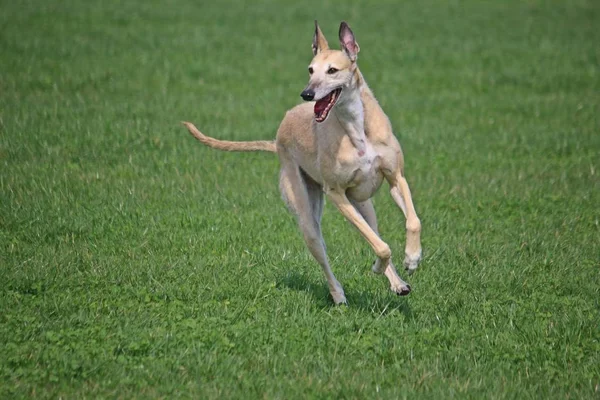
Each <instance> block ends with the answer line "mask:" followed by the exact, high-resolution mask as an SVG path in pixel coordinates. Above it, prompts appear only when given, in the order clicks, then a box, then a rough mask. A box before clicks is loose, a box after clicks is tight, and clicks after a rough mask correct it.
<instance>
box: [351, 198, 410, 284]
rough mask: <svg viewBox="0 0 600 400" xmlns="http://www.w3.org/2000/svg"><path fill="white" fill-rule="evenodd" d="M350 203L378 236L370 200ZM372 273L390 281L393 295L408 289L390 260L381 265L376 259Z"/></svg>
mask: <svg viewBox="0 0 600 400" xmlns="http://www.w3.org/2000/svg"><path fill="white" fill-rule="evenodd" d="M350 202H351V203H352V205H353V206H354V208H356V210H357V211H358V212H359V213H360V215H362V217H363V218H364V219H365V221H367V224H369V226H370V227H371V229H373V231H374V232H375V234H376V235H377V236H379V229H378V226H377V215H376V214H375V207H373V201H372V200H371V199H369V200H367V201H362V202H358V201H354V200H351V199H350ZM372 270H373V272H375V273H376V274H381V273H384V274H385V276H386V278H388V280H389V281H390V287H391V289H392V291H393V292H395V293H398V294H400V293H402V288H405V287H408V284H407V283H406V282H404V281H403V280H402V279H401V278H400V277H399V276H398V272H396V267H394V264H393V263H392V260H391V259H390V261H389V262H388V263H387V265H385V264H382V262H381V259H380V258H377V260H375V263H374V264H373V267H372Z"/></svg>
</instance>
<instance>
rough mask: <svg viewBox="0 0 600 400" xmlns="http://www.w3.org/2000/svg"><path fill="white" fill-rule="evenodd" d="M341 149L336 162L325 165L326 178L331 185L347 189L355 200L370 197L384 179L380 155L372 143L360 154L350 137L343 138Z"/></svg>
mask: <svg viewBox="0 0 600 400" xmlns="http://www.w3.org/2000/svg"><path fill="white" fill-rule="evenodd" d="M339 150H340V151H339V152H338V155H337V157H336V158H335V162H334V163H332V164H331V165H328V166H325V168H326V169H325V171H323V172H324V174H323V175H324V178H326V180H327V181H329V182H328V183H331V186H338V187H341V188H343V189H346V190H347V192H348V195H349V196H350V197H352V198H353V199H354V200H357V201H364V200H367V199H369V198H370V197H371V196H373V194H374V193H375V192H376V191H377V189H379V186H381V182H382V180H383V173H382V171H381V157H380V155H379V154H378V152H377V151H376V149H375V148H374V147H373V146H372V145H371V144H370V143H367V144H366V148H365V151H364V154H360V152H359V151H358V150H357V149H356V148H355V147H354V146H353V145H352V143H351V142H350V140H349V139H344V140H342V142H341V143H340V148H339Z"/></svg>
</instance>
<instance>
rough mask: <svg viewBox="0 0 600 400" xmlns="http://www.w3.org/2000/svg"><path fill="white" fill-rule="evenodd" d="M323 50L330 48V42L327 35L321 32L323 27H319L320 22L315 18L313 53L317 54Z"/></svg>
mask: <svg viewBox="0 0 600 400" xmlns="http://www.w3.org/2000/svg"><path fill="white" fill-rule="evenodd" d="M323 50H329V44H328V43H327V39H325V36H324V35H323V32H321V28H319V24H318V23H317V20H316V19H315V34H314V36H313V42H312V51H313V55H314V56H316V55H317V54H319V53H320V52H322V51H323Z"/></svg>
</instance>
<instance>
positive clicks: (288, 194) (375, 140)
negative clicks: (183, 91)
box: [184, 21, 421, 304]
mask: <svg viewBox="0 0 600 400" xmlns="http://www.w3.org/2000/svg"><path fill="white" fill-rule="evenodd" d="M339 38H340V43H341V47H342V50H341V51H340V50H330V49H329V45H328V43H327V40H326V39H325V37H324V36H323V33H322V32H321V29H320V28H319V26H318V24H317V23H316V21H315V33H314V38H313V55H314V58H313V60H312V62H311V64H310V66H309V72H310V74H311V76H310V81H309V84H308V86H307V88H306V89H305V91H304V92H303V97H305V98H307V97H309V98H313V97H314V99H315V100H317V101H319V100H322V101H324V100H323V99H330V100H331V104H333V105H332V108H331V109H330V110H329V112H328V113H327V112H325V120H324V121H322V122H317V117H316V114H315V113H316V112H317V109H316V108H315V111H314V112H313V107H314V106H315V103H314V102H308V103H304V104H301V105H298V106H296V107H294V108H293V109H291V110H289V111H288V112H287V114H286V116H285V118H284V119H283V121H282V122H281V125H280V127H279V130H278V131H277V138H276V140H275V141H274V142H270V141H254V142H230V141H223V140H217V139H214V138H211V137H208V136H205V135H203V134H202V133H201V132H200V131H198V129H196V127H195V126H194V125H193V124H191V123H189V122H184V125H185V126H186V127H187V128H188V130H189V131H190V133H191V134H192V135H194V137H196V139H198V140H199V141H201V142H202V143H204V144H206V145H208V146H210V147H213V148H217V149H220V150H226V151H260V150H262V151H271V152H277V154H278V156H279V160H280V163H281V173H280V180H279V186H280V190H281V193H282V196H283V198H284V199H285V201H286V203H287V204H288V206H289V208H290V209H291V210H292V211H293V212H294V213H295V214H296V215H297V217H298V223H299V226H300V230H301V231H302V233H303V235H304V240H305V241H306V245H307V247H308V249H309V250H310V252H311V253H312V255H313V256H314V258H315V259H316V260H317V261H318V262H319V264H321V266H322V267H323V271H324V272H325V276H326V278H327V282H328V284H329V291H330V293H331V296H332V298H333V301H334V302H335V303H336V304H340V303H345V302H346V297H345V294H344V290H343V289H342V286H341V285H340V283H339V282H338V280H337V279H336V278H335V276H334V274H333V272H332V271H331V268H330V266H329V261H328V260H327V254H326V251H325V244H324V241H323V237H322V234H321V214H322V211H323V200H324V199H323V193H325V194H326V196H327V198H328V199H329V200H330V201H331V202H332V203H333V204H335V206H336V207H337V208H338V209H339V210H340V212H341V213H342V214H343V215H344V217H346V219H348V221H350V222H351V223H352V224H353V225H354V226H356V228H357V229H358V230H359V231H360V233H361V234H362V235H363V237H364V238H365V239H366V240H367V242H369V244H370V245H371V247H372V248H373V250H374V251H375V254H376V255H377V260H376V261H375V264H374V265H373V271H374V272H376V273H384V274H385V276H386V277H387V278H388V280H389V282H390V285H391V289H392V291H394V292H395V293H397V294H399V295H405V294H408V293H409V292H410V286H409V285H408V284H407V283H406V282H404V281H403V280H402V279H400V277H399V276H398V274H397V272H396V269H395V267H394V265H393V264H392V260H391V255H392V253H391V251H390V247H389V246H388V245H387V244H386V243H385V242H384V241H383V240H381V238H380V237H379V233H378V230H377V218H376V216H375V210H374V208H373V204H372V201H371V197H372V196H373V195H374V194H375V192H376V191H377V189H378V188H379V187H380V185H381V183H382V181H383V179H385V180H386V181H387V182H388V183H389V185H390V193H391V195H392V198H393V199H394V201H395V202H396V204H397V205H398V206H399V207H400V209H402V211H403V212H404V215H405V217H406V248H405V258H404V266H405V268H406V269H407V270H408V271H409V273H411V272H412V271H414V270H415V269H416V268H417V266H418V263H419V261H420V259H421V241H420V233H421V222H420V220H419V218H418V217H417V213H416V212H415V207H414V205H413V202H412V197H411V193H410V189H409V187H408V183H407V182H406V179H405V177H404V159H403V155H402V150H401V148H400V144H399V143H398V140H397V139H396V137H395V136H394V134H393V132H392V127H391V124H390V121H389V119H388V117H387V116H386V115H385V113H384V112H383V110H382V109H381V107H380V106H379V103H378V102H377V100H376V99H375V96H374V95H373V93H372V92H371V90H370V89H369V87H368V86H367V84H366V83H365V80H364V78H363V76H362V74H361V73H360V71H359V69H358V66H357V64H356V58H357V54H358V51H359V47H358V44H357V43H356V40H355V37H354V34H353V33H352V31H351V30H350V28H349V27H348V25H347V24H346V23H345V22H342V24H341V25H340V31H339ZM339 89H341V92H340V91H339ZM334 92H335V93H337V94H339V95H338V96H335V95H334V96H333V97H332V93H334ZM332 99H333V100H332ZM331 104H330V105H331ZM319 118H322V116H320V117H319Z"/></svg>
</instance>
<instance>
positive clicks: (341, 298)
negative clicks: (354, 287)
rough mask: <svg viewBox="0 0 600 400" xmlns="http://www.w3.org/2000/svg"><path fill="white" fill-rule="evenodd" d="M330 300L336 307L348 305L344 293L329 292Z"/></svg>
mask: <svg viewBox="0 0 600 400" xmlns="http://www.w3.org/2000/svg"><path fill="white" fill-rule="evenodd" d="M331 298H332V299H333V302H334V303H335V305H336V306H341V305H348V302H347V301H346V295H345V294H344V292H331Z"/></svg>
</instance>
